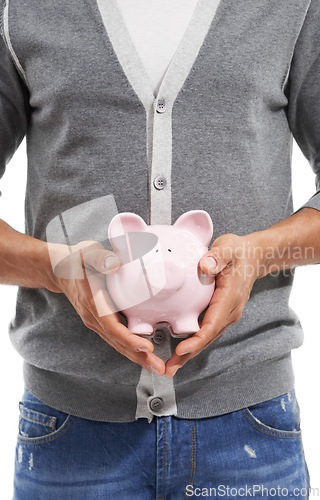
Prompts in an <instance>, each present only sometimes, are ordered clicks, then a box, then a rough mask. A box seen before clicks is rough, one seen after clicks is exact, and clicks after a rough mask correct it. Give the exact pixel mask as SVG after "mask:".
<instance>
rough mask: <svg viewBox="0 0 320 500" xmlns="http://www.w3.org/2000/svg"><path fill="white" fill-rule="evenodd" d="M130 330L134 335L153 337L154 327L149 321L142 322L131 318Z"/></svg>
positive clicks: (129, 321) (129, 322)
mask: <svg viewBox="0 0 320 500" xmlns="http://www.w3.org/2000/svg"><path fill="white" fill-rule="evenodd" d="M128 330H130V332H132V333H136V334H143V335H152V334H153V325H152V324H151V323H148V322H147V321H141V318H139V319H138V318H134V317H133V318H132V317H131V318H129V319H128Z"/></svg>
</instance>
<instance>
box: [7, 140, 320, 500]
mask: <svg viewBox="0 0 320 500" xmlns="http://www.w3.org/2000/svg"><path fill="white" fill-rule="evenodd" d="M25 147H26V146H25V140H24V141H23V142H22V144H21V145H20V147H19V148H18V150H17V152H16V153H15V155H14V157H13V158H12V159H11V161H10V162H9V164H8V166H7V171H6V174H5V176H4V177H3V178H2V179H1V181H0V189H1V191H2V196H1V197H0V218H1V219H3V220H5V221H6V222H8V223H9V224H10V225H11V226H12V227H14V228H15V229H17V230H18V231H21V232H24V218H23V217H24V192H25V182H26V153H25ZM314 192H315V186H314V174H313V173H312V170H311V168H310V165H309V163H308V162H307V160H306V159H305V158H304V156H303V155H302V153H301V151H300V149H299V148H298V146H297V145H296V143H294V148H293V195H294V206H295V208H298V207H299V206H301V205H302V204H303V203H304V202H305V201H306V200H307V199H308V198H310V196H311V195H312V194H313V193H314ZM319 284H320V266H318V265H317V266H304V267H300V268H299V269H297V271H296V277H295V283H294V287H293V291H292V295H291V299H290V305H291V307H293V309H294V310H295V311H296V312H297V313H298V315H299V317H300V320H301V323H302V326H303V328H304V333H305V340H304V344H303V346H302V347H300V348H299V349H295V350H294V351H293V353H292V355H293V361H294V367H295V375H296V393H297V398H298V401H299V405H300V409H301V427H302V436H303V443H304V449H305V454H306V458H307V462H308V467H309V472H310V476H311V486H312V487H314V488H319V489H320V474H319V470H320V459H319V445H320V434H319V432H318V430H319V423H318V419H319V414H318V408H319V399H318V398H319V386H318V380H319V373H320V369H319V347H320V339H319V333H320V331H319V330H320V329H319V309H320V301H319V298H320V294H319ZM16 290H17V289H16V287H14V286H9V285H0V380H1V411H0V425H1V453H0V485H1V492H0V494H1V498H2V499H4V500H7V499H10V498H12V489H13V488H12V480H13V468H14V460H15V445H16V438H17V430H18V401H19V399H20V398H21V396H22V393H23V379H22V360H21V358H20V356H19V355H18V354H17V352H16V351H15V350H14V348H13V347H12V345H11V343H10V340H9V336H8V323H9V321H10V320H11V319H12V317H13V316H14V311H15V296H16ZM30 500H31V499H30Z"/></svg>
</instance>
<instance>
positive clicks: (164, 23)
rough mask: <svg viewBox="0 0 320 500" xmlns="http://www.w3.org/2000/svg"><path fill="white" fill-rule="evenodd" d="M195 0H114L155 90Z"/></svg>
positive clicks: (180, 37) (186, 24)
mask: <svg viewBox="0 0 320 500" xmlns="http://www.w3.org/2000/svg"><path fill="white" fill-rule="evenodd" d="M197 3H198V0H117V5H118V8H119V10H120V13H121V15H122V17H123V20H124V22H125V24H126V27H127V29H128V31H129V34H130V36H131V39H132V42H133V44H134V46H135V48H136V50H137V52H138V55H139V57H140V59H141V61H142V64H143V66H144V68H145V70H146V72H147V74H148V76H149V78H150V80H151V83H152V84H153V87H154V90H155V91H156V92H157V91H158V89H159V87H160V84H161V81H162V78H163V76H164V74H165V72H166V69H167V67H168V65H169V63H170V61H171V59H172V57H173V55H174V53H175V52H176V50H177V48H178V46H179V43H180V41H181V39H182V37H183V35H184V33H185V31H186V28H187V26H188V24H189V22H190V21H191V18H192V15H193V13H194V10H195V7H196V5H197Z"/></svg>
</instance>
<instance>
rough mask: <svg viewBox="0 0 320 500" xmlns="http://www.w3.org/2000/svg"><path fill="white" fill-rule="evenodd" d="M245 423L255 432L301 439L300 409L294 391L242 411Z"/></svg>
mask: <svg viewBox="0 0 320 500" xmlns="http://www.w3.org/2000/svg"><path fill="white" fill-rule="evenodd" d="M242 413H243V415H244V416H245V418H246V420H247V422H249V424H251V425H252V426H253V427H255V428H256V429H257V430H259V431H261V432H263V433H265V434H269V435H273V436H277V437H287V438H299V437H301V428H300V408H299V404H298V401H297V398H296V394H295V390H294V389H292V390H291V391H290V392H288V393H286V394H283V395H281V396H277V397H275V398H273V399H269V400H267V401H264V402H262V403H258V404H256V405H252V406H249V407H247V408H244V409H243V410H242Z"/></svg>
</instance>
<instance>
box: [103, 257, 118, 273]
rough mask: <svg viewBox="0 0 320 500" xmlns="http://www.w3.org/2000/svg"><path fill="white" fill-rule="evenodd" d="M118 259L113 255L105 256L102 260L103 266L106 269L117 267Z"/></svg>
mask: <svg viewBox="0 0 320 500" xmlns="http://www.w3.org/2000/svg"><path fill="white" fill-rule="evenodd" d="M119 264H120V262H119V259H118V258H117V257H115V256H113V255H110V257H107V258H106V260H105V261H104V267H105V268H106V269H108V270H109V269H114V268H115V267H119Z"/></svg>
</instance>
